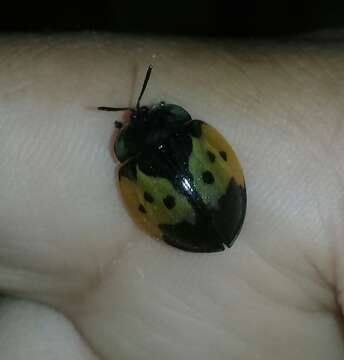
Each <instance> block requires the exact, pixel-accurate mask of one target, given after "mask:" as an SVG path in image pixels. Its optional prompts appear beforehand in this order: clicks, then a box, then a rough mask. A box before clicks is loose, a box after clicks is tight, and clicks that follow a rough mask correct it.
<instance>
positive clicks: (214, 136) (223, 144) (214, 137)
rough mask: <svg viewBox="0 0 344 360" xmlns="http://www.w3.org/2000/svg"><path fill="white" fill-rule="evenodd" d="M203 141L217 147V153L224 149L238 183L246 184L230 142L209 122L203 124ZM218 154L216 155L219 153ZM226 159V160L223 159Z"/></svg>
mask: <svg viewBox="0 0 344 360" xmlns="http://www.w3.org/2000/svg"><path fill="white" fill-rule="evenodd" d="M200 140H201V141H202V142H203V143H205V144H209V145H211V146H212V147H213V148H215V149H217V154H218V152H220V151H224V152H225V153H226V155H227V163H228V165H229V171H230V174H231V176H232V177H233V178H234V180H235V181H236V183H237V184H238V185H241V186H243V187H244V186H245V180H244V175H243V171H242V168H241V165H240V163H239V160H238V158H237V156H236V155H235V152H234V150H233V149H232V147H231V146H230V145H229V144H228V142H227V141H226V139H225V138H224V137H223V136H222V135H221V134H220V133H219V132H218V131H217V130H216V129H215V128H213V127H212V126H210V125H208V124H202V136H201V139H200ZM217 154H216V155H217ZM223 161H224V160H223Z"/></svg>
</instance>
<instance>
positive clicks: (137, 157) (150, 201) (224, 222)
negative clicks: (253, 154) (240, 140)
mask: <svg viewBox="0 0 344 360" xmlns="http://www.w3.org/2000/svg"><path fill="white" fill-rule="evenodd" d="M151 72H152V66H151V65H150V66H149V67H148V70H147V72H146V76H145V79H144V82H143V86H142V88H141V92H140V95H139V97H138V100H137V103H136V106H135V108H131V107H120V108H118V107H105V106H102V107H98V110H104V111H126V110H130V112H131V115H130V119H129V122H128V123H127V124H126V125H123V123H121V122H118V121H116V122H115V125H116V127H117V128H119V133H118V135H117V137H116V140H115V144H114V151H115V155H116V157H117V159H118V160H119V162H120V163H121V166H120V168H119V171H118V178H119V188H120V192H121V194H122V197H123V200H124V202H125V203H126V205H127V208H128V210H129V213H130V214H131V216H132V218H133V220H134V221H135V222H136V224H137V225H139V226H140V227H141V228H142V229H143V230H145V231H146V232H147V233H148V234H150V235H152V236H153V237H157V238H160V239H163V240H164V241H165V242H166V243H168V244H169V245H172V246H175V247H176V248H179V249H182V250H186V251H192V252H216V251H222V250H224V249H225V246H227V247H231V246H232V244H233V242H234V240H235V239H236V237H237V236H238V234H239V232H240V230H241V228H242V224H243V221H244V218H245V213H246V202H247V201H246V187H245V180H244V175H243V171H242V168H241V165H240V163H239V160H238V159H237V157H236V155H235V153H234V151H233V149H232V148H231V146H230V145H229V144H228V143H227V141H226V140H225V138H224V137H223V136H222V135H221V134H220V133H219V132H218V131H217V130H216V129H215V128H214V127H212V126H211V125H209V124H208V123H206V122H204V121H201V120H194V119H192V117H191V115H190V114H189V113H188V112H187V111H186V110H185V109H184V108H183V107H181V106H179V105H175V104H167V103H165V102H163V101H161V102H160V103H158V104H154V105H152V106H141V99H142V96H143V94H144V92H145V90H146V87H147V84H148V81H149V79H150V76H151Z"/></svg>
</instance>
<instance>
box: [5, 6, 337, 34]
mask: <svg viewBox="0 0 344 360" xmlns="http://www.w3.org/2000/svg"><path fill="white" fill-rule="evenodd" d="M343 26H344V1H343V0H342V1H339V0H335V1H334V0H332V1H331V0H330V1H318V2H317V1H310V0H301V1H278V0H275V1H249V0H244V1H241V0H236V1H234V0H230V1H225V0H213V1H211V0H199V1H193V0H191V1H188V0H184V1H179V0H177V1H163V0H162V1H160V2H157V1H151V0H147V1H145V0H142V1H134V0H122V1H116V0H112V1H111V0H98V1H97V0H95V1H93V2H87V1H84V2H81V1H77V2H75V1H74V2H73V1H66V0H61V1H54V0H52V1H51V2H45V3H41V2H34V1H33V0H32V1H25V2H23V3H22V4H21V3H20V2H19V3H18V2H17V3H13V4H1V8H0V31H3V32H4V31H42V32H50V31H80V30H106V31H113V32H131V33H157V34H181V35H207V36H209V35H210V36H238V37H241V36H249V37H251V36H284V35H290V34H295V33H302V32H307V31H311V30H317V29H324V28H339V27H343Z"/></svg>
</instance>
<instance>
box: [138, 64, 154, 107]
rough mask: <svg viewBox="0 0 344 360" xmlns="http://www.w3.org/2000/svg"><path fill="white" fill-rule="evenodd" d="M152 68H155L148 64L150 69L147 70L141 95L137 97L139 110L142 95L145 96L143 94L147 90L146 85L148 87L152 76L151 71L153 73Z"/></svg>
mask: <svg viewBox="0 0 344 360" xmlns="http://www.w3.org/2000/svg"><path fill="white" fill-rule="evenodd" d="M152 69H153V66H152V65H149V66H148V69H147V72H146V76H145V79H144V81H143V85H142V89H141V92H140V95H139V97H138V99H137V103H136V110H138V109H139V107H140V101H141V99H142V96H143V94H144V92H145V90H146V87H147V84H148V81H149V78H150V76H151V73H152Z"/></svg>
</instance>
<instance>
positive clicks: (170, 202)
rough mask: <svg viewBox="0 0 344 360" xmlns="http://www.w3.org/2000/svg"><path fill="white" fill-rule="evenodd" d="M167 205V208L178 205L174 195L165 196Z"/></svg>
mask: <svg viewBox="0 0 344 360" xmlns="http://www.w3.org/2000/svg"><path fill="white" fill-rule="evenodd" d="M163 201H164V204H165V206H166V207H167V209H169V210H171V209H173V208H174V207H175V206H176V200H175V198H174V197H173V196H171V195H168V196H166V197H165V199H164V200H163Z"/></svg>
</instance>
